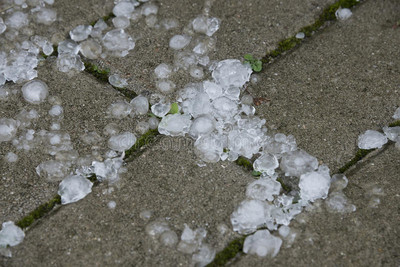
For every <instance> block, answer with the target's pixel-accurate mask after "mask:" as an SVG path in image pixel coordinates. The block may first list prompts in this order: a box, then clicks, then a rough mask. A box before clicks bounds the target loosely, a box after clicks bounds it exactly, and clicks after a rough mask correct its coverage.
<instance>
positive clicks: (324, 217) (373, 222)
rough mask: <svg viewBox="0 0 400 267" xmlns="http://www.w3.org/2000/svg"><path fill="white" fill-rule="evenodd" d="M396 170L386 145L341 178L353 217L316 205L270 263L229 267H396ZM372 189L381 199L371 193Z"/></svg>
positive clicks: (398, 154) (247, 259)
mask: <svg viewBox="0 0 400 267" xmlns="http://www.w3.org/2000/svg"><path fill="white" fill-rule="evenodd" d="M399 166H400V151H399V149H397V148H395V146H394V145H393V144H392V145H390V146H389V147H388V148H387V149H385V151H382V152H381V153H379V154H378V155H377V156H375V157H374V158H372V159H369V160H368V161H366V162H365V163H364V164H362V166H360V168H358V169H357V170H356V171H354V172H352V173H350V174H349V175H348V176H347V177H348V179H349V184H348V186H347V188H346V189H345V190H344V193H345V194H346V196H347V197H348V198H349V199H350V200H351V201H352V202H353V204H354V205H356V207H357V210H356V211H355V212H353V213H350V214H344V215H341V214H336V213H329V212H327V211H326V209H325V205H321V206H320V208H317V209H315V210H314V211H312V212H309V213H307V214H304V215H306V216H301V220H297V221H295V222H294V223H293V224H291V227H292V229H295V230H296V231H298V237H297V238H296V239H297V240H296V241H295V242H294V243H293V245H292V247H291V248H282V249H281V251H280V252H279V254H278V255H277V256H276V257H275V258H273V259H260V258H257V257H256V256H250V255H246V256H244V255H243V256H242V257H239V260H238V261H236V262H234V264H232V266H267V265H268V266H270V265H271V266H398V265H399V263H400V254H399V251H400V243H399V235H400V226H399V223H398V222H399V218H400V210H399V208H398V205H397V204H396V203H398V202H399V200H400V195H399V192H398V190H397V188H398V187H399V186H400V182H399V181H400V174H399ZM374 188H380V189H382V190H383V194H382V193H379V192H380V191H379V190H376V191H377V192H378V193H377V194H374V193H372V192H373V189H374ZM374 198H375V199H376V198H378V199H379V200H380V203H379V204H378V205H374V203H376V202H374ZM303 219H305V221H304V222H303V223H299V221H303Z"/></svg>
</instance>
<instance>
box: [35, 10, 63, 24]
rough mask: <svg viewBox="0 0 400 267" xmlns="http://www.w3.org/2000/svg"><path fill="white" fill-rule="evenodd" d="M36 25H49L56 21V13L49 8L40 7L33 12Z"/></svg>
mask: <svg viewBox="0 0 400 267" xmlns="http://www.w3.org/2000/svg"><path fill="white" fill-rule="evenodd" d="M34 16H35V20H36V22H37V23H41V24H44V25H51V24H52V23H53V22H54V21H56V19H57V12H56V11H55V10H53V9H50V8H45V7H40V8H38V9H37V10H35V11H34Z"/></svg>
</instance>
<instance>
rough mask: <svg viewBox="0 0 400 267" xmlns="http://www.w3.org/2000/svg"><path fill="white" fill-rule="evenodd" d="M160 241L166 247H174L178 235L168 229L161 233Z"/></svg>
mask: <svg viewBox="0 0 400 267" xmlns="http://www.w3.org/2000/svg"><path fill="white" fill-rule="evenodd" d="M160 242H161V244H163V245H164V246H166V247H174V246H175V245H176V244H177V243H178V235H177V234H176V233H175V232H174V231H171V230H167V231H165V232H163V233H162V234H161V236H160Z"/></svg>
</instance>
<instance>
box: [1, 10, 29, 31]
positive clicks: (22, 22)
mask: <svg viewBox="0 0 400 267" xmlns="http://www.w3.org/2000/svg"><path fill="white" fill-rule="evenodd" d="M28 23H29V20H28V14H26V13H23V12H21V11H16V12H13V13H12V14H11V15H10V16H9V17H8V18H7V19H6V21H5V24H6V25H7V27H10V28H14V29H20V28H22V27H24V26H27V25H28Z"/></svg>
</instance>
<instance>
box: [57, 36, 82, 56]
mask: <svg viewBox="0 0 400 267" xmlns="http://www.w3.org/2000/svg"><path fill="white" fill-rule="evenodd" d="M57 52H58V54H74V55H77V54H78V53H79V45H78V44H77V43H76V42H75V41H72V40H65V41H62V42H60V43H59V44H58V48H57Z"/></svg>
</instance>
